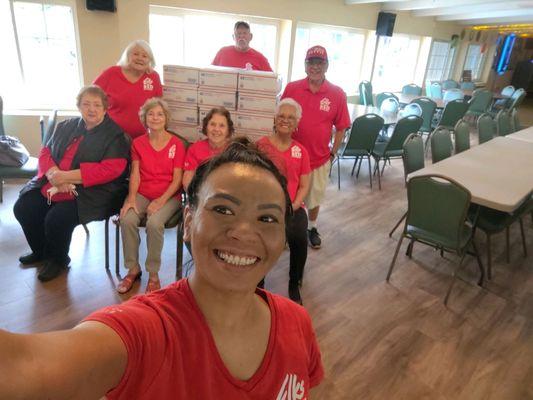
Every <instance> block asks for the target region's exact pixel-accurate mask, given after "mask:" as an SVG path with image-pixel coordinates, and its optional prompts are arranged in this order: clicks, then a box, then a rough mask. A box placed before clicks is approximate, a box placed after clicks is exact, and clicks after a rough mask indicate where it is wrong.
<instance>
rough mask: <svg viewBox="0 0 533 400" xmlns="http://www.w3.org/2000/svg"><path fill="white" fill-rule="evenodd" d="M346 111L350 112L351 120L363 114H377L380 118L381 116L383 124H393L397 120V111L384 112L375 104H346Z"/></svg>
mask: <svg viewBox="0 0 533 400" xmlns="http://www.w3.org/2000/svg"><path fill="white" fill-rule="evenodd" d="M348 112H349V113H350V118H351V120H352V122H353V121H354V120H355V119H356V118H358V117H360V116H362V115H365V114H377V115H379V116H380V117H381V118H383V120H384V121H385V122H384V125H386V126H388V125H393V124H395V123H396V122H398V113H393V112H386V111H382V110H380V109H379V108H378V107H375V106H364V105H361V104H348Z"/></svg>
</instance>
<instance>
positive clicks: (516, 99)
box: [508, 88, 527, 110]
mask: <svg viewBox="0 0 533 400" xmlns="http://www.w3.org/2000/svg"><path fill="white" fill-rule="evenodd" d="M526 94H527V93H526V91H525V90H524V89H522V88H518V89H516V91H515V92H514V93H513V95H512V96H511V99H510V102H509V103H508V104H509V109H510V110H512V109H513V108H517V107H518V106H519V105H520V104H522V100H524V98H525V97H526Z"/></svg>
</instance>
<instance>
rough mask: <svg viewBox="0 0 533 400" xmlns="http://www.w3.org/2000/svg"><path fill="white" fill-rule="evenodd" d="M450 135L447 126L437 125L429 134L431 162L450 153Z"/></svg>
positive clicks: (446, 156) (435, 161)
mask: <svg viewBox="0 0 533 400" xmlns="http://www.w3.org/2000/svg"><path fill="white" fill-rule="evenodd" d="M452 147H453V146H452V136H451V134H450V131H449V130H448V129H447V128H444V127H442V126H439V127H437V128H436V129H435V130H434V131H433V133H432V134H431V160H432V161H433V164H435V163H437V162H439V161H442V160H444V159H445V158H448V157H450V156H451V155H452Z"/></svg>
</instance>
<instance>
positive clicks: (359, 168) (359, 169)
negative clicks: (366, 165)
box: [355, 157, 363, 178]
mask: <svg viewBox="0 0 533 400" xmlns="http://www.w3.org/2000/svg"><path fill="white" fill-rule="evenodd" d="M362 163H363V157H361V159H360V160H359V166H358V167H357V174H355V177H356V178H359V171H361V164H362Z"/></svg>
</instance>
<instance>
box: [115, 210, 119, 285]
mask: <svg viewBox="0 0 533 400" xmlns="http://www.w3.org/2000/svg"><path fill="white" fill-rule="evenodd" d="M115 226H116V228H115V274H117V275H120V220H117V222H116V225H115Z"/></svg>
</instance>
